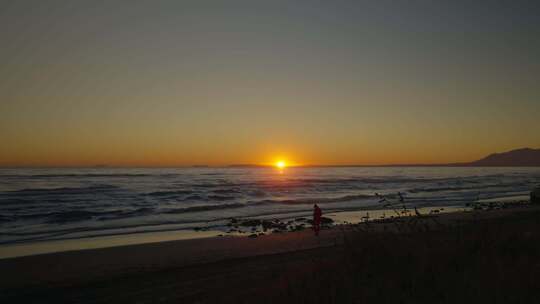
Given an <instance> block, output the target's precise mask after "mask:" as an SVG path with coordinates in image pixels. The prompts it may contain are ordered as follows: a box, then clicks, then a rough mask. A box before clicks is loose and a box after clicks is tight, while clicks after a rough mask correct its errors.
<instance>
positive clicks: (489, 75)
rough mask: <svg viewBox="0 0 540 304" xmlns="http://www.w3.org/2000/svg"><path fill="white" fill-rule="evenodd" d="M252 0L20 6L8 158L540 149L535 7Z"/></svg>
mask: <svg viewBox="0 0 540 304" xmlns="http://www.w3.org/2000/svg"><path fill="white" fill-rule="evenodd" d="M240 2H242V3H243V5H240V6H237V7H231V6H228V5H225V4H216V3H215V2H207V1H202V0H201V1H182V2H156V3H152V4H150V3H148V4H144V3H139V4H137V5H131V6H129V7H124V5H123V4H121V3H116V2H115V3H113V2H110V3H109V2H106V3H100V4H95V3H92V4H90V3H88V4H84V3H82V4H73V5H67V4H59V3H54V4H48V3H45V2H44V3H43V4H42V5H39V6H36V5H30V4H29V3H26V2H22V1H21V2H13V3H10V4H9V5H6V6H5V7H4V8H3V10H2V11H0V20H1V22H0V25H1V26H0V41H2V45H3V47H2V48H1V49H0V66H2V69H0V141H1V142H0V166H94V165H97V164H105V165H110V166H184V165H188V166H189V165H198V164H199V165H200V164H206V165H227V164H238V163H254V164H266V163H273V162H274V161H275V160H276V159H278V158H283V159H286V160H288V162H290V163H294V164H301V165H343V164H360V165H362V164H392V163H400V164H401V163H447V162H462V161H471V160H475V159H478V158H481V157H483V156H485V155H487V154H490V153H492V152H502V151H507V150H511V149H515V148H521V147H532V148H537V147H540V132H538V130H540V119H538V113H540V102H539V98H540V85H538V79H540V60H539V56H538V54H540V39H539V35H538V31H537V29H538V18H537V13H536V11H535V10H534V8H531V7H527V6H526V5H521V4H512V3H513V2H512V3H508V4H505V5H506V6H508V7H504V5H502V4H501V7H494V8H492V9H486V8H485V7H484V6H482V5H479V4H475V3H472V2H471V3H468V4H460V5H457V4H454V3H453V2H449V3H435V2H433V3H431V2H427V3H426V2H422V3H420V2H415V1H411V2H410V3H409V2H407V3H408V4H396V3H395V2H392V3H390V2H389V3H386V2H385V1H381V2H379V1H376V2H375V1H374V2H373V3H368V2H366V3H364V2H361V1H358V2H356V1H352V2H350V3H348V4H347V5H344V4H336V3H332V2H317V3H312V2H302V1H299V2H297V3H296V2H295V3H294V4H293V3H287V2H285V3H281V2H280V3H274V2H267V1H240ZM383 2H384V3H383ZM140 20H145V22H139V21H140Z"/></svg>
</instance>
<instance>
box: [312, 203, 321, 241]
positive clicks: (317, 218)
mask: <svg viewBox="0 0 540 304" xmlns="http://www.w3.org/2000/svg"><path fill="white" fill-rule="evenodd" d="M321 217H322V210H321V208H319V206H317V204H315V205H313V231H315V235H316V236H319V231H320V230H321Z"/></svg>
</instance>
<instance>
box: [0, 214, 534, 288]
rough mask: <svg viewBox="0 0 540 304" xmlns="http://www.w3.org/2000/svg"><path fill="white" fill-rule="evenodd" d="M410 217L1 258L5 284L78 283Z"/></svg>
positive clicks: (305, 243)
mask: <svg viewBox="0 0 540 304" xmlns="http://www.w3.org/2000/svg"><path fill="white" fill-rule="evenodd" d="M529 211H540V206H536V205H529V204H520V205H515V206H511V207H509V208H507V209H494V210H490V211H467V212H453V213H445V214H436V215H425V216H422V218H426V219H428V220H426V221H425V224H426V225H429V226H431V227H432V228H433V229H438V227H439V225H441V226H445V227H447V226H454V225H461V224H467V223H473V222H474V223H475V222H477V221H482V220H487V219H493V218H503V217H507V216H511V215H514V214H519V213H523V212H529ZM407 219H412V217H410V218H396V219H394V220H388V219H387V220H382V221H371V222H368V223H359V224H349V225H338V226H333V227H330V228H327V229H324V230H322V231H321V235H320V237H315V236H314V235H313V232H312V231H311V229H305V230H302V231H294V232H286V233H272V234H266V235H261V236H258V237H256V238H250V237H235V236H224V237H208V238H203V239H186V240H170V241H161V242H155V243H145V244H134V245H124V246H116V247H107V248H98V249H86V250H74V251H63V252H55V253H46V254H39V255H31V256H22V257H12V258H6V259H0V269H2V270H3V273H4V275H3V276H1V278H0V286H2V287H3V288H23V287H25V286H33V285H36V284H37V285H40V284H53V285H54V284H65V283H66V282H69V283H70V284H73V283H81V282H88V281H93V280H99V279H103V278H108V277H111V276H113V277H116V276H125V275H129V274H136V273H139V274H140V273H146V272H154V271H159V270H164V269H171V268H178V267H187V266H193V265H203V264H208V263H219V262H220V261H227V260H231V259H242V258H250V257H264V256H268V255H276V254H278V255H280V254H288V253H293V252H298V251H305V250H312V249H317V248H324V247H335V246H340V245H342V244H343V241H344V237H345V235H348V234H349V233H352V234H354V233H357V232H358V231H364V232H368V233H377V232H394V233H398V234H399V233H407V231H400V230H399V229H400V228H399V227H398V225H399V223H400V222H405V221H406V220H407ZM432 220H433V221H432ZM396 222H397V223H398V224H396ZM396 227H397V228H396Z"/></svg>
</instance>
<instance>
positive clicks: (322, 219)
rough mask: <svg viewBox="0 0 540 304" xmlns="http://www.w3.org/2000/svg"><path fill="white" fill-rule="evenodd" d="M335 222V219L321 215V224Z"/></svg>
mask: <svg viewBox="0 0 540 304" xmlns="http://www.w3.org/2000/svg"><path fill="white" fill-rule="evenodd" d="M333 223H334V220H333V219H331V218H329V217H324V216H323V217H321V224H322V225H330V224H333Z"/></svg>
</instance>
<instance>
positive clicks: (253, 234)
mask: <svg viewBox="0 0 540 304" xmlns="http://www.w3.org/2000/svg"><path fill="white" fill-rule="evenodd" d="M249 237H250V238H256V237H258V235H257V234H256V233H252V234H250V235H249Z"/></svg>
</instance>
